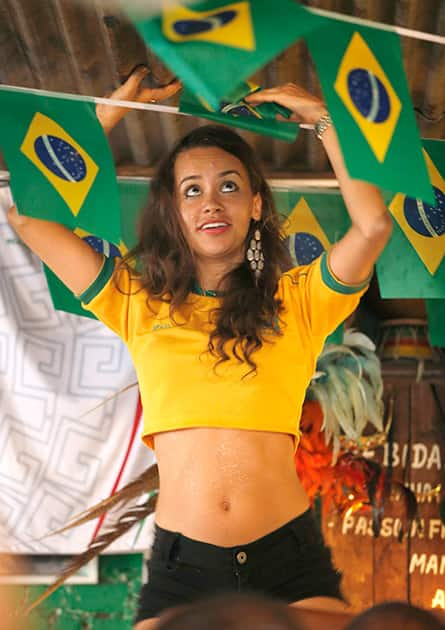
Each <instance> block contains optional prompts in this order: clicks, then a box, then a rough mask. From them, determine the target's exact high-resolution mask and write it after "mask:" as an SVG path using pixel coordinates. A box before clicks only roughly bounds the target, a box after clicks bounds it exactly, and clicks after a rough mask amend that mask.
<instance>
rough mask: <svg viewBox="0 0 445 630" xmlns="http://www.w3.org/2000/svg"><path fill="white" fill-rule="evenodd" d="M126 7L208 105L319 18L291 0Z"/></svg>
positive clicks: (168, 62)
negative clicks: (154, 12) (151, 12)
mask: <svg viewBox="0 0 445 630" xmlns="http://www.w3.org/2000/svg"><path fill="white" fill-rule="evenodd" d="M135 11H136V10H135ZM128 12H129V13H130V17H131V18H132V19H133V21H134V23H135V25H136V27H137V28H138V30H139V32H140V34H141V36H142V38H143V39H144V41H145V42H146V43H147V46H149V47H150V49H152V50H153V51H154V52H155V53H156V54H157V55H158V56H159V57H160V58H161V59H162V61H163V62H164V63H165V64H166V65H167V66H168V67H169V68H170V69H171V70H172V71H173V72H174V73H175V74H176V75H177V76H178V77H179V78H180V79H181V81H182V82H183V83H184V85H185V86H186V87H187V88H188V89H189V90H190V91H191V92H193V93H194V94H196V95H197V96H199V97H200V98H202V99H204V101H205V102H206V103H208V105H209V106H210V107H211V108H212V109H213V110H217V109H218V107H219V104H220V102H221V101H222V100H223V98H224V97H225V96H226V95H227V94H229V93H230V92H231V91H232V90H233V89H235V88H236V87H237V86H238V85H239V84H240V83H241V82H242V81H244V80H245V79H247V78H249V77H250V76H251V75H252V74H254V73H255V72H256V71H257V70H258V69H259V68H261V67H262V66H263V65H264V64H266V63H267V62H268V61H270V60H271V59H272V58H273V57H275V56H276V55H278V54H279V53H280V52H282V51H283V50H285V49H286V48H288V47H289V46H290V45H291V44H293V43H294V42H295V41H296V40H297V39H298V38H300V37H302V36H303V35H304V34H306V33H308V32H309V31H310V30H311V29H313V28H316V26H317V25H318V23H319V21H318V18H316V17H315V16H314V15H312V14H311V13H309V12H308V11H306V10H305V9H304V7H301V6H299V4H298V3H296V2H294V1H293V0H275V2H274V3H273V6H272V3H271V2H270V0H240V1H239V2H227V1H226V2H224V1H221V0H208V1H206V2H198V3H196V2H194V3H193V4H192V5H190V6H185V5H184V4H181V3H177V4H173V5H171V4H170V5H167V6H166V8H165V9H164V10H163V11H162V14H161V15H159V16H157V17H154V18H153V17H152V16H149V17H148V16H147V17H144V15H143V14H142V13H141V11H140V10H139V9H138V12H137V13H136V12H134V13H131V11H130V10H129V11H128Z"/></svg>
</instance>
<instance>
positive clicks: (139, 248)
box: [124, 125, 292, 373]
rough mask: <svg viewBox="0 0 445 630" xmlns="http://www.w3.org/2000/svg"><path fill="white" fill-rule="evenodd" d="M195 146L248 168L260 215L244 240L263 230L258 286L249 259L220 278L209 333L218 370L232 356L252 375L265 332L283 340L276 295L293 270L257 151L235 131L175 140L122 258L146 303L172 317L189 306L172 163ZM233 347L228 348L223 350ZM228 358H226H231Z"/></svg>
mask: <svg viewBox="0 0 445 630" xmlns="http://www.w3.org/2000/svg"><path fill="white" fill-rule="evenodd" d="M196 147H217V148H219V149H222V150H223V151H226V152H227V153H230V154H231V155H234V156H235V157H236V158H238V159H239V160H240V161H241V162H242V163H243V165H244V167H245V168H246V171H247V173H248V176H249V181H250V185H251V188H252V191H253V193H254V194H255V193H260V195H261V199H262V216H261V219H260V220H259V221H258V222H256V221H254V220H252V221H251V224H250V227H249V230H248V233H247V234H246V238H245V248H246V249H247V247H248V244H249V242H250V239H251V238H253V233H254V231H255V229H256V228H258V229H259V230H260V232H261V244H262V249H263V253H264V258H265V267H264V270H263V273H262V275H261V278H260V279H259V280H258V281H256V280H255V276H254V274H253V272H252V271H251V269H250V266H249V264H248V262H247V260H245V261H243V262H242V263H240V264H239V265H238V266H237V267H235V268H234V269H232V270H231V271H230V272H229V273H228V274H227V276H226V278H225V281H226V282H225V285H226V290H225V291H224V294H223V295H222V299H221V302H220V305H219V307H218V308H215V309H214V310H213V311H212V315H213V321H214V328H213V330H212V331H211V333H210V335H209V342H208V350H209V351H210V353H211V354H212V355H213V356H215V357H216V359H217V361H216V364H215V366H217V365H218V364H219V363H221V362H223V361H227V360H229V358H230V354H232V355H233V356H234V357H235V358H236V359H237V360H238V361H239V362H240V363H243V362H245V363H246V364H247V365H248V366H249V368H250V370H249V372H248V373H250V372H252V371H256V363H255V362H254V361H253V359H252V354H253V353H254V352H255V351H257V350H258V349H260V348H261V347H262V345H263V343H264V341H266V337H267V339H268V340H270V332H271V331H273V332H274V334H281V333H280V330H279V326H278V325H277V324H278V322H279V319H280V313H281V311H282V308H283V307H282V304H281V301H280V300H279V299H278V298H277V297H276V296H275V293H276V290H277V285H278V280H279V277H280V275H281V274H282V273H283V271H286V270H288V269H289V268H290V267H291V266H292V265H291V261H290V257H289V252H288V249H287V247H286V244H285V242H284V239H283V237H282V235H281V230H280V224H281V221H280V216H279V214H278V212H277V210H276V207H275V204H274V200H273V197H272V192H271V190H270V188H269V185H268V184H267V182H266V179H265V177H264V175H263V174H262V172H261V169H260V167H259V164H258V162H257V160H256V158H255V155H254V152H253V150H252V148H251V147H250V145H249V144H247V142H245V141H244V140H243V138H241V136H239V135H238V134H237V133H236V132H234V131H232V130H230V129H227V128H226V127H223V126H220V125H205V126H202V127H199V128H197V129H194V130H193V131H192V132H190V133H189V134H187V135H186V136H185V137H184V138H183V139H182V140H180V141H179V142H178V143H177V144H176V146H175V147H174V148H173V149H172V150H171V152H170V153H169V154H168V155H167V156H166V157H165V159H164V160H163V161H162V162H161V164H160V165H159V168H158V170H157V173H156V174H155V176H154V178H153V180H152V182H151V189H150V197H149V202H148V205H147V207H146V209H145V210H144V212H143V213H142V216H141V220H140V222H139V226H138V244H137V245H136V247H134V248H133V249H132V250H131V251H130V252H129V253H128V254H127V255H126V256H125V258H124V262H126V263H129V264H133V265H134V263H135V262H137V266H138V269H140V271H141V280H142V285H143V287H144V289H146V291H147V294H148V296H150V297H149V298H148V299H150V298H155V299H158V300H162V301H166V302H168V303H169V304H170V317H172V318H173V319H174V314H175V311H176V310H177V309H178V308H179V307H180V306H181V305H182V304H183V303H184V302H185V301H186V300H187V297H188V296H189V293H190V291H192V290H193V285H194V282H195V279H196V270H195V263H194V255H193V252H192V250H191V248H190V247H189V245H188V243H187V241H186V238H185V236H184V233H183V230H182V227H181V220H180V216H179V212H178V210H177V207H176V202H175V195H174V190H175V181H174V165H175V161H176V159H177V157H178V155H179V154H180V153H183V152H185V151H188V150H189V149H193V148H196ZM229 342H232V343H231V349H230V350H228V344H229ZM229 353H230V354H229Z"/></svg>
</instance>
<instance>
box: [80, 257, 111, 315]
mask: <svg viewBox="0 0 445 630" xmlns="http://www.w3.org/2000/svg"><path fill="white" fill-rule="evenodd" d="M114 265H115V259H114V258H106V257H105V259H104V264H103V265H102V269H101V270H100V271H99V273H98V275H97V278H96V279H95V280H94V282H93V283H92V284H91V285H90V286H89V287H88V289H86V290H85V291H84V292H83V293H81V294H80V295H78V296H77V297H78V298H79V300H80V301H81V302H82V303H83V304H88V303H89V302H91V300H92V299H93V298H95V297H96V295H97V294H98V293H99V292H100V291H101V290H102V289H103V288H104V286H105V285H106V284H107V282H108V280H109V279H110V278H111V276H112V275H113V271H114Z"/></svg>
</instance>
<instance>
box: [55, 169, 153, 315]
mask: <svg viewBox="0 0 445 630" xmlns="http://www.w3.org/2000/svg"><path fill="white" fill-rule="evenodd" d="M149 190H150V184H149V182H147V181H133V180H130V179H121V180H119V182H118V193H119V199H120V207H121V208H122V210H121V216H122V237H121V240H120V242H119V244H118V245H114V244H113V243H110V242H108V241H106V240H104V239H102V238H99V237H97V236H95V235H94V234H91V233H90V232H88V231H86V230H83V229H81V228H75V230H74V232H75V233H76V234H77V235H78V236H80V238H82V239H84V240H85V241H86V242H87V243H88V245H90V247H92V248H93V249H95V250H96V251H97V252H99V253H101V254H104V255H105V256H107V257H113V258H117V257H120V256H123V255H125V254H126V253H127V252H128V251H129V250H130V249H132V248H133V247H134V246H135V245H136V241H137V237H136V224H137V220H138V217H139V215H140V213H141V212H142V209H143V208H144V206H145V205H146V204H147V200H148V194H149ZM44 271H45V275H46V280H47V283H48V288H49V292H50V294H51V299H52V302H53V305H54V308H55V309H57V310H59V311H66V312H68V313H74V314H75V315H84V316H85V317H90V318H91V319H96V317H95V316H94V315H93V314H92V313H91V312H90V311H86V310H85V309H83V308H82V306H81V304H80V302H79V300H78V299H77V298H76V297H75V296H74V295H73V293H72V292H71V291H70V290H69V289H68V288H67V287H66V286H65V285H64V284H63V282H61V280H59V278H58V277H57V276H56V275H55V274H54V273H53V272H52V271H51V270H50V269H48V267H46V266H45V265H44Z"/></svg>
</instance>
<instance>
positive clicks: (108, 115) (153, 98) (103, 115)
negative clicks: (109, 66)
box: [96, 66, 181, 133]
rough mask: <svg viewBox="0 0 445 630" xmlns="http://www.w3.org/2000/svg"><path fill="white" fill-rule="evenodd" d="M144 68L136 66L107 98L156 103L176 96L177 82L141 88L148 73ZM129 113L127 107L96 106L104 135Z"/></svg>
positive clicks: (178, 86)
mask: <svg viewBox="0 0 445 630" xmlns="http://www.w3.org/2000/svg"><path fill="white" fill-rule="evenodd" d="M149 72H150V71H149V69H148V68H146V67H145V66H138V67H137V68H135V70H134V71H133V72H132V73H131V75H130V76H129V77H128V79H127V80H126V81H125V83H123V84H122V85H120V86H119V87H118V88H117V89H116V90H114V92H113V93H112V94H111V95H110V96H109V98H110V99H116V100H122V101H137V102H138V103H150V102H151V103H156V102H158V101H163V100H165V99H167V98H170V97H171V96H173V94H176V92H178V90H180V89H181V84H180V82H179V81H173V82H171V83H169V84H168V85H164V86H161V87H158V88H142V89H141V83H142V81H143V80H144V78H145V77H146V76H147V74H148V73H149ZM128 111H130V108H128V107H119V106H116V107H113V105H97V106H96V115H97V118H98V120H99V122H100V124H101V125H102V127H103V129H104V131H105V133H108V132H110V131H111V129H113V127H115V125H117V123H118V122H119V121H120V120H121V119H122V118H123V117H124V116H125V114H126V113H127V112H128Z"/></svg>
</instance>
